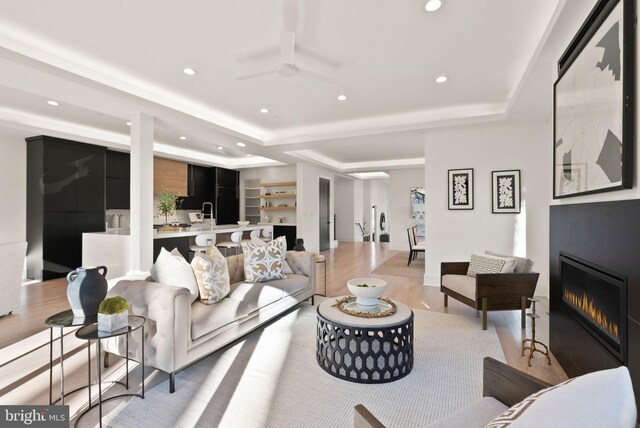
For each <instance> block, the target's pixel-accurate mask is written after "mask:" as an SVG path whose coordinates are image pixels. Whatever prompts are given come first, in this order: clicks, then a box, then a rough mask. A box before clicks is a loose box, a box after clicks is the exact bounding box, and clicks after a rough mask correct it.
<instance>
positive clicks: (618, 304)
mask: <svg viewBox="0 0 640 428" xmlns="http://www.w3.org/2000/svg"><path fill="white" fill-rule="evenodd" d="M560 283H561V292H562V300H561V307H562V309H563V310H564V311H565V312H566V313H568V314H569V315H570V316H571V317H573V318H574V319H575V320H577V321H578V322H579V323H580V324H581V325H582V326H583V327H584V328H585V329H586V330H587V331H588V332H589V334H591V335H592V336H593V337H594V338H595V339H596V340H598V341H599V342H600V343H601V344H602V345H603V346H604V347H605V348H606V349H607V350H609V352H611V353H612V354H613V355H614V356H615V357H616V358H617V359H618V360H619V361H620V362H621V363H623V364H624V363H626V359H627V302H626V300H627V280H626V278H625V277H624V276H622V275H618V274H616V273H614V272H610V271H608V270H606V269H605V268H602V267H600V266H597V265H595V264H593V263H590V262H588V261H585V260H582V259H579V258H577V257H575V256H572V255H571V254H568V253H565V252H560Z"/></svg>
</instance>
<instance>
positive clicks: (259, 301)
mask: <svg viewBox="0 0 640 428" xmlns="http://www.w3.org/2000/svg"><path fill="white" fill-rule="evenodd" d="M283 297H284V291H283V290H282V289H281V288H277V287H273V286H272V285H271V282H269V283H264V282H256V283H250V282H237V283H235V284H231V292H230V293H229V298H230V299H233V300H237V301H239V302H243V303H245V304H246V305H247V308H248V309H249V312H253V311H255V310H256V309H260V308H262V307H264V306H267V305H270V304H271V303H273V302H277V301H278V300H280V299H282V298H283Z"/></svg>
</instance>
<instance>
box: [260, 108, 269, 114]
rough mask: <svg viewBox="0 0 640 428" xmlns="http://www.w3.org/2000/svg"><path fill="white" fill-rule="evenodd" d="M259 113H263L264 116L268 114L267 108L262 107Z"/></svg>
mask: <svg viewBox="0 0 640 428" xmlns="http://www.w3.org/2000/svg"><path fill="white" fill-rule="evenodd" d="M260 113H264V114H266V113H269V109H268V108H264V107H262V108H261V109H260Z"/></svg>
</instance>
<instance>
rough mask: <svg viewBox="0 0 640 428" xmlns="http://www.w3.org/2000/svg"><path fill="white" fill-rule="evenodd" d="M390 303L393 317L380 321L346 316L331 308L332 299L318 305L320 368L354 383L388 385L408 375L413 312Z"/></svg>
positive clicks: (401, 305) (410, 362)
mask: <svg viewBox="0 0 640 428" xmlns="http://www.w3.org/2000/svg"><path fill="white" fill-rule="evenodd" d="M337 299H340V298H337ZM393 303H395V304H396V307H397V310H396V313H395V314H393V315H391V316H388V317H382V318H361V317H356V316H353V315H348V314H345V313H343V312H341V311H340V310H338V309H337V308H336V307H335V306H334V304H335V299H327V300H325V301H324V302H322V303H321V304H320V305H318V308H317V309H316V312H317V315H318V321H317V331H316V333H317V334H316V359H317V361H318V364H319V365H320V367H322V368H323V369H324V371H326V372H327V373H329V374H330V375H332V376H335V377H337V378H340V379H343V380H347V381H350V382H357V383H387V382H393V381H395V380H398V379H401V378H403V377H405V376H406V375H408V374H409V373H410V372H411V369H412V368H413V311H412V310H411V309H410V308H409V307H408V306H407V305H405V304H403V303H400V302H398V301H396V300H393Z"/></svg>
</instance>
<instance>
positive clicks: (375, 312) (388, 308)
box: [333, 296, 398, 318]
mask: <svg viewBox="0 0 640 428" xmlns="http://www.w3.org/2000/svg"><path fill="white" fill-rule="evenodd" d="M333 306H334V307H336V308H337V309H338V310H339V311H340V312H343V313H345V314H348V315H353V316H354V317H360V318H383V317H388V316H390V315H393V314H395V313H396V310H397V309H398V308H397V307H396V304H395V303H393V302H392V301H391V299H387V298H384V297H378V305H377V306H360V305H358V304H357V303H356V296H347V297H343V298H342V299H336V303H335V304H334V305H333Z"/></svg>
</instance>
